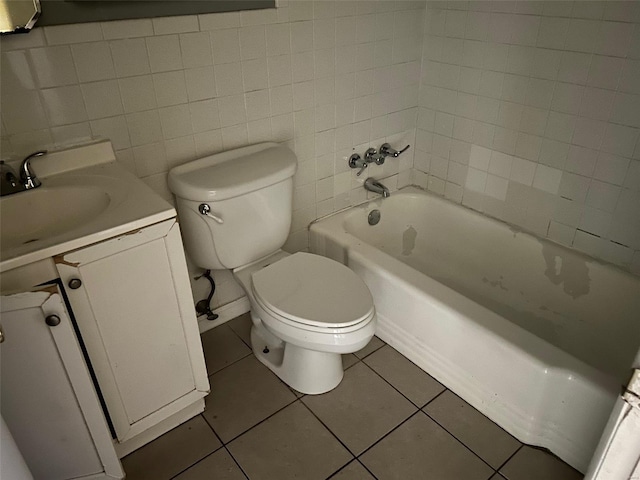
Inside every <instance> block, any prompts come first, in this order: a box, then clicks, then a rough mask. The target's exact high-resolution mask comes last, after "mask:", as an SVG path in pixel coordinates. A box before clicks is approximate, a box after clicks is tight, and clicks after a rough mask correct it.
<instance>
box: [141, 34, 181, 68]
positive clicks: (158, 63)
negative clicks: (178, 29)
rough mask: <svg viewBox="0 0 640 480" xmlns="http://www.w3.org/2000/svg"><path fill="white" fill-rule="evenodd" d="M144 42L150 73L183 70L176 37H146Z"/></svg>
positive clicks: (178, 41)
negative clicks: (145, 43)
mask: <svg viewBox="0 0 640 480" xmlns="http://www.w3.org/2000/svg"><path fill="white" fill-rule="evenodd" d="M146 42H147V50H148V52H149V64H150V65H151V71H152V72H166V71H170V70H181V69H182V68H183V65H182V52H181V50H180V38H179V37H178V35H162V36H158V37H148V38H147V39H146Z"/></svg>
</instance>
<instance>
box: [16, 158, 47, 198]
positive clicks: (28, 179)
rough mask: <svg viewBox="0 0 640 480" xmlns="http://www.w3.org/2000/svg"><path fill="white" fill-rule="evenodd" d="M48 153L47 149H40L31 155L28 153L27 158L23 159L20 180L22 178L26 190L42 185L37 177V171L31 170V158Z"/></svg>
mask: <svg viewBox="0 0 640 480" xmlns="http://www.w3.org/2000/svg"><path fill="white" fill-rule="evenodd" d="M46 154H47V151H46V150H39V151H37V152H34V153H32V154H31V155H28V156H27V158H25V159H24V160H23V161H22V164H21V165H20V180H22V185H23V186H24V189H25V190H30V189H32V188H36V187H39V186H40V185H42V183H41V182H40V180H38V179H37V178H36V175H35V173H33V172H32V171H31V159H32V158H35V157H41V156H43V155H46Z"/></svg>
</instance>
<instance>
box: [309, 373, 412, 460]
mask: <svg viewBox="0 0 640 480" xmlns="http://www.w3.org/2000/svg"><path fill="white" fill-rule="evenodd" d="M302 402H304V403H305V404H306V405H307V406H308V407H309V408H310V409H311V410H312V411H313V412H314V413H315V414H316V415H317V416H318V418H319V419H320V420H322V422H323V423H324V424H325V425H326V426H327V427H329V429H331V431H332V432H333V433H334V434H335V435H336V436H337V437H338V438H339V439H340V440H341V441H342V442H343V443H344V444H345V445H346V446H347V448H349V450H351V451H352V452H353V453H354V454H356V455H359V454H360V453H362V452H363V451H364V450H365V449H367V448H368V447H370V446H371V445H373V444H374V443H375V442H376V441H378V440H379V439H380V438H382V436H384V435H386V434H387V433H388V432H390V431H391V430H392V429H393V428H395V427H396V426H397V425H399V424H400V423H401V422H402V421H404V420H405V419H406V418H408V417H409V415H411V414H412V413H414V412H415V411H416V407H415V405H413V404H412V403H411V402H409V401H408V400H407V399H406V398H404V397H403V396H402V395H400V394H399V393H398V392H397V391H396V390H394V389H393V388H392V387H391V386H390V385H389V384H388V383H387V382H385V381H384V380H383V379H381V378H380V377H379V376H378V375H376V374H375V373H374V372H373V371H372V370H371V369H370V368H369V367H367V366H366V365H365V364H363V363H357V364H355V365H354V366H353V367H351V368H349V369H348V370H346V371H345V372H344V378H343V379H342V383H340V385H338V386H337V387H336V388H335V389H333V390H331V391H330V392H328V393H324V394H322V395H307V396H306V397H304V398H302Z"/></svg>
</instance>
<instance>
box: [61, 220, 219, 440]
mask: <svg viewBox="0 0 640 480" xmlns="http://www.w3.org/2000/svg"><path fill="white" fill-rule="evenodd" d="M176 235H177V237H176ZM176 240H177V241H179V230H178V229H177V224H176V223H175V221H173V220H172V221H168V222H163V223H159V224H156V225H152V226H150V227H147V228H144V229H142V230H138V231H135V232H132V233H130V234H127V235H124V236H122V237H118V238H115V239H112V240H109V241H106V242H102V243H99V244H96V245H93V246H90V247H87V248H84V249H80V250H76V251H74V252H70V253H68V254H65V255H64V256H62V257H61V258H56V259H55V261H56V267H57V269H58V272H59V273H60V277H61V279H62V281H63V283H64V284H65V290H66V292H67V294H68V296H69V301H70V303H71V305H72V308H73V311H74V315H75V316H76V321H77V323H78V325H79V328H80V330H81V332H82V337H83V340H84V342H85V345H86V347H87V350H88V353H89V357H90V359H91V362H92V365H93V367H94V370H95V373H96V376H97V378H98V383H99V385H100V389H101V391H102V393H103V396H104V399H105V402H106V404H107V409H108V411H109V415H110V417H111V420H112V423H113V425H114V428H115V430H116V434H117V436H118V440H120V441H121V442H122V441H125V440H128V439H130V438H132V437H133V436H135V435H137V434H139V433H141V432H142V431H144V430H146V429H148V428H151V427H152V426H154V425H155V424H157V423H158V422H160V421H162V420H163V419H164V418H167V417H169V416H170V415H172V414H174V413H176V412H177V411H179V410H181V409H183V408H185V407H187V406H188V405H190V404H191V403H193V402H194V401H195V400H196V398H202V396H204V395H203V393H202V392H206V391H208V382H207V379H206V373H205V374H204V380H203V378H202V372H204V371H205V369H204V360H203V355H202V347H201V344H200V339H199V337H198V336H197V324H196V319H195V313H194V311H193V305H191V302H192V300H191V295H190V294H188V299H187V300H186V301H185V298H184V297H185V295H184V287H183V286H181V285H179V284H177V283H176V275H174V273H177V274H179V275H184V272H182V270H181V268H180V267H181V264H180V263H178V264H176V263H175V261H174V259H173V258H172V256H171V255H170V252H171V249H172V245H173V244H174V242H175V241H176ZM182 262H183V263H184V258H183V259H182ZM184 270H185V271H186V267H184ZM174 271H177V272H174ZM180 280H181V282H179V283H184V280H185V279H183V278H180ZM186 284H187V285H188V280H187V283H186ZM194 329H195V332H196V333H195V337H194V333H193V331H194Z"/></svg>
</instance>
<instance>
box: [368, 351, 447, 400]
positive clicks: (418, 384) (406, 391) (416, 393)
mask: <svg viewBox="0 0 640 480" xmlns="http://www.w3.org/2000/svg"><path fill="white" fill-rule="evenodd" d="M363 362H365V363H366V364H367V365H369V366H370V367H371V368H373V369H374V370H375V371H376V372H378V373H379V374H380V375H381V376H382V378H384V379H385V380H386V381H387V382H389V383H390V384H391V385H393V386H394V387H395V388H396V389H398V391H400V393H402V394H403V395H404V396H405V397H407V398H408V399H409V400H411V401H412V402H413V403H415V404H416V405H418V406H419V407H422V406H423V405H425V404H426V403H427V402H429V401H430V400H432V399H433V398H434V397H436V396H437V395H438V394H440V393H441V392H442V391H443V390H444V389H445V388H444V387H443V386H442V385H441V384H440V383H438V381H437V380H435V379H434V378H433V377H432V376H430V375H428V374H427V373H425V372H424V371H423V370H422V369H420V368H419V367H417V366H416V365H415V364H413V363H411V362H410V361H409V360H407V359H406V358H405V357H403V356H402V355H401V354H400V353H398V352H397V351H396V350H394V349H393V348H391V347H390V346H389V345H385V346H384V347H382V348H380V349H379V350H377V351H376V352H374V353H372V354H371V355H369V356H368V357H367V358H365V359H364V360H363Z"/></svg>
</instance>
